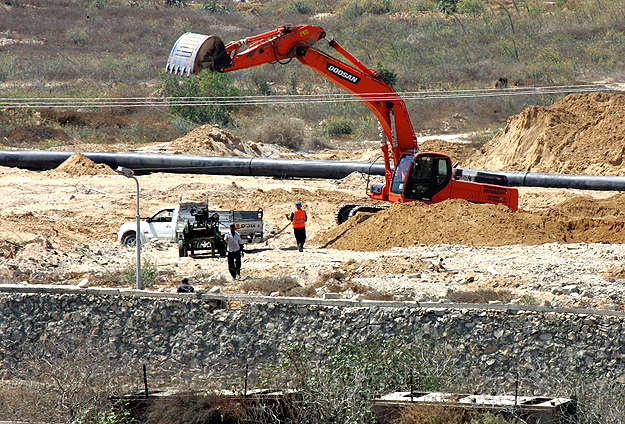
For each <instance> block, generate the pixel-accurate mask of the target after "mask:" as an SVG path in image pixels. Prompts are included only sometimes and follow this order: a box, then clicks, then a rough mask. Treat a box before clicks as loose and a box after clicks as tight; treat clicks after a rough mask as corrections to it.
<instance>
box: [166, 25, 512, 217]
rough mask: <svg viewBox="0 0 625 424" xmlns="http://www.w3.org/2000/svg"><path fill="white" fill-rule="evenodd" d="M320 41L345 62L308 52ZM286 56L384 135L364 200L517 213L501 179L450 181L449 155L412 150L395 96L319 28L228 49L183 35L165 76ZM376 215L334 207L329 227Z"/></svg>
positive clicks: (412, 138) (272, 34)
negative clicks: (356, 102)
mask: <svg viewBox="0 0 625 424" xmlns="http://www.w3.org/2000/svg"><path fill="white" fill-rule="evenodd" d="M322 39H325V40H326V41H327V42H328V45H329V46H330V47H331V48H332V49H334V50H335V51H337V52H338V53H340V54H341V55H342V56H343V57H344V58H345V59H347V61H349V62H350V63H347V62H345V61H342V60H339V59H337V58H335V57H333V56H331V55H329V54H327V53H325V52H323V51H321V50H319V49H317V48H315V47H314V45H315V44H316V43H317V42H318V41H321V40H322ZM294 57H295V58H297V59H298V60H299V61H300V62H301V63H303V64H304V65H306V66H309V67H310V68H312V69H313V70H315V71H316V72H318V73H320V74H321V75H323V76H324V77H325V78H327V79H329V80H330V81H332V82H334V83H335V84H337V85H338V86H340V87H342V88H343V89H345V90H347V91H348V92H350V93H352V94H353V95H354V96H356V97H357V98H359V99H360V100H362V101H363V102H364V103H365V104H366V105H367V106H368V107H369V109H371V111H372V112H373V113H374V114H375V116H376V117H377V118H378V120H379V122H380V125H381V126H382V130H383V135H384V136H383V138H382V141H381V144H380V147H381V149H382V153H383V157H384V167H385V183H384V184H380V183H377V184H372V185H371V187H370V188H369V189H368V190H367V194H368V195H369V197H370V198H371V199H375V200H383V201H390V202H409V201H417V200H418V201H421V202H425V203H428V204H430V203H437V202H442V201H444V200H447V199H465V200H468V201H470V202H476V203H493V204H499V203H501V204H504V205H506V206H508V207H509V208H511V209H513V210H516V209H517V208H518V190H517V189H515V188H510V187H506V186H505V181H504V180H505V179H502V180H501V182H500V180H498V179H497V178H493V179H491V180H489V183H485V182H476V181H465V180H463V179H461V177H459V176H457V175H454V169H453V166H452V162H451V158H450V157H449V156H447V155H445V154H442V153H436V152H430V151H424V150H419V148H418V145H417V137H416V135H415V132H414V129H413V126H412V122H411V121H410V117H409V116H408V111H407V109H406V105H405V103H404V101H403V100H402V99H401V97H400V96H399V94H398V93H397V92H396V91H395V90H394V89H393V87H392V86H391V85H389V84H387V83H386V82H384V81H383V80H382V78H381V77H380V75H379V73H378V72H377V71H375V70H373V69H371V68H369V67H367V66H366V65H365V64H363V63H362V62H361V61H359V60H358V59H356V58H355V57H354V56H352V55H351V54H350V53H349V52H348V51H347V50H345V49H344V48H343V47H341V46H340V45H339V44H338V43H337V42H336V41H335V40H334V39H331V38H328V37H327V36H326V33H325V31H324V30H323V28H321V27H318V26H313V25H297V26H282V27H279V28H277V29H275V30H273V31H269V32H266V33H263V34H259V35H255V36H252V37H248V38H244V39H242V40H238V41H232V42H229V43H228V44H224V43H223V41H222V40H221V39H220V38H219V37H217V36H214V35H201V34H194V33H186V34H184V35H182V36H181V37H180V38H179V39H178V41H176V44H175V45H174V47H173V48H172V51H171V54H170V55H169V59H168V61H167V71H168V72H171V73H173V74H180V75H186V76H190V75H191V74H198V73H200V72H201V71H202V70H204V69H208V70H210V71H214V72H230V71H235V70H237V69H243V68H251V67H254V66H259V65H262V64H265V63H284V62H287V61H289V60H290V59H292V58H294ZM389 142H390V147H389ZM389 151H390V152H389ZM391 154H392V156H393V164H391V158H390V155H391ZM499 184H501V185H499ZM386 207H388V206H386ZM383 208H385V206H380V205H352V204H348V205H342V206H340V207H339V208H338V209H337V212H336V218H337V223H339V224H340V223H342V222H344V221H346V220H347V219H348V218H349V217H350V216H353V215H354V214H355V213H356V212H358V211H365V212H375V211H377V210H380V209H383Z"/></svg>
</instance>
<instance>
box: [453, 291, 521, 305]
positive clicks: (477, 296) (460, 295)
mask: <svg viewBox="0 0 625 424" xmlns="http://www.w3.org/2000/svg"><path fill="white" fill-rule="evenodd" d="M447 298H448V299H449V300H450V301H451V302H454V303H488V302H495V301H500V302H501V303H509V302H510V300H512V293H511V292H510V291H509V290H493V289H476V290H458V291H449V292H448V293H447Z"/></svg>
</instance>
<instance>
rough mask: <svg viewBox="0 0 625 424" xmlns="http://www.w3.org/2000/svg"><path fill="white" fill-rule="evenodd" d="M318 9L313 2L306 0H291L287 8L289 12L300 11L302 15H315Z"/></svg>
mask: <svg viewBox="0 0 625 424" xmlns="http://www.w3.org/2000/svg"><path fill="white" fill-rule="evenodd" d="M316 10H317V9H316V6H315V4H314V3H313V2H310V1H304V0H291V2H289V5H288V6H287V8H286V11H287V12H290V13H299V14H300V15H313V14H315V13H316Z"/></svg>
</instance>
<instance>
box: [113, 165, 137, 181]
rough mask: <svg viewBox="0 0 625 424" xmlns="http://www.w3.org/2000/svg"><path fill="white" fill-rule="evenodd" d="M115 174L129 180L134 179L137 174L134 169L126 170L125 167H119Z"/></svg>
mask: <svg viewBox="0 0 625 424" xmlns="http://www.w3.org/2000/svg"><path fill="white" fill-rule="evenodd" d="M115 172H117V173H118V174H122V175H124V176H126V177H128V178H132V177H134V175H135V172H134V171H133V170H132V169H130V168H125V167H123V166H118V167H117V169H116V170H115Z"/></svg>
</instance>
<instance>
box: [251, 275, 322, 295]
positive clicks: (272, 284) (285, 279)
mask: <svg viewBox="0 0 625 424" xmlns="http://www.w3.org/2000/svg"><path fill="white" fill-rule="evenodd" d="M241 290H243V291H244V292H247V293H260V294H262V295H264V296H269V295H270V294H272V293H278V294H279V295H280V296H296V297H308V296H311V290H312V289H306V288H305V287H302V286H301V285H300V284H299V283H298V282H297V281H296V280H295V278H293V277H291V276H290V275H279V276H277V277H265V278H252V279H251V280H246V281H245V282H244V283H243V284H242V285H241Z"/></svg>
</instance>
